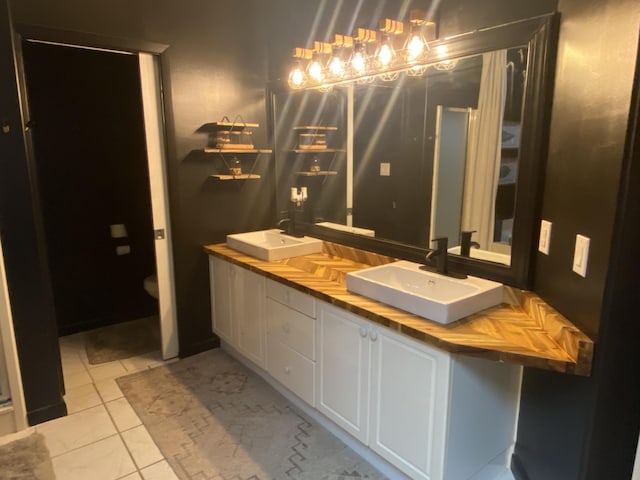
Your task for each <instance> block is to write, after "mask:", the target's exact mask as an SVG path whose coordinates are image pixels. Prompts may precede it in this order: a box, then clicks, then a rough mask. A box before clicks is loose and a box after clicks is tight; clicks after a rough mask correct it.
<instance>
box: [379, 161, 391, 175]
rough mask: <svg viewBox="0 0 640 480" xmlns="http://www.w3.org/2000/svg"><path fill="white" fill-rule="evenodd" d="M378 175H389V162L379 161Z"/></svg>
mask: <svg viewBox="0 0 640 480" xmlns="http://www.w3.org/2000/svg"><path fill="white" fill-rule="evenodd" d="M380 176H381V177H390V176H391V164H390V163H385V162H383V163H381V164H380Z"/></svg>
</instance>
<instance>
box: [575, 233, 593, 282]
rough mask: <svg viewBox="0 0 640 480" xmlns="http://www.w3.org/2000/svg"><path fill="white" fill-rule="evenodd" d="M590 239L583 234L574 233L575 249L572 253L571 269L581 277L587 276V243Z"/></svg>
mask: <svg viewBox="0 0 640 480" xmlns="http://www.w3.org/2000/svg"><path fill="white" fill-rule="evenodd" d="M590 243H591V240H590V239H589V237H585V236H584V235H576V250H575V252H574V254H573V271H574V272H576V273H577V274H578V275H580V276H581V277H586V276H587V262H588V261H589V244H590Z"/></svg>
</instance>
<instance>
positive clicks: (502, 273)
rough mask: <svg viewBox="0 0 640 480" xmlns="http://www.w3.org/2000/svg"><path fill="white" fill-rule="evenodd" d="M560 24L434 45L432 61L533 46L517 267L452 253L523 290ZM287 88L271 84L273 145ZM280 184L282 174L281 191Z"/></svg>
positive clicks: (419, 251)
mask: <svg viewBox="0 0 640 480" xmlns="http://www.w3.org/2000/svg"><path fill="white" fill-rule="evenodd" d="M558 24H559V15H558V14H557V13H554V14H548V15H542V16H539V17H534V18H530V19H526V20H521V21H516V22H512V23H507V24H504V25H499V26H495V27H489V28H484V29H480V30H476V31H473V32H469V33H464V34H460V35H456V36H454V37H450V38H445V39H442V40H438V41H435V42H432V43H431V50H430V52H429V57H428V59H427V63H437V62H440V61H443V60H449V59H456V58H461V57H468V56H471V55H478V54H482V53H484V52H488V51H493V50H500V49H507V48H513V47H517V46H525V45H526V46H527V48H528V57H529V61H528V65H527V79H526V85H525V90H524V100H523V109H522V123H521V125H522V127H521V136H520V149H519V154H518V179H517V189H516V199H515V210H514V224H513V236H512V238H513V242H512V246H511V265H510V266H507V265H501V264H498V263H493V262H488V261H483V260H478V259H471V258H468V257H461V256H458V255H450V256H449V266H450V268H451V270H452V271H456V272H464V273H467V274H470V275H475V276H479V277H484V278H489V279H492V280H495V281H498V282H502V283H505V284H508V285H512V286H516V287H520V288H530V286H531V284H532V277H533V269H532V265H533V259H534V257H535V254H536V248H535V245H536V239H537V236H538V234H539V225H538V224H537V220H538V219H539V217H540V208H541V196H542V185H543V176H544V167H545V163H546V156H547V150H548V148H547V147H548V132H549V121H550V116H551V115H550V112H551V100H552V89H553V85H552V83H553V75H554V71H555V59H556V58H555V56H556V49H557V37H558ZM441 45H445V46H446V47H447V50H448V54H447V56H446V57H442V56H436V54H435V51H436V50H437V48H436V47H438V46H441ZM287 91H289V87H288V86H287V84H286V81H278V82H274V83H272V84H270V85H269V86H268V87H267V95H268V103H267V115H268V118H269V119H270V122H269V123H270V125H269V132H268V133H269V137H270V138H271V140H272V143H273V141H274V139H275V135H274V132H275V124H276V118H275V115H276V109H275V104H276V102H275V100H276V99H275V96H276V95H277V94H279V93H280V94H282V93H285V92H287ZM275 147H276V145H274V152H275V151H276V148H275ZM279 187H280V185H278V179H277V178H276V185H275V188H276V192H277V189H278V188H279ZM300 230H301V231H302V232H304V233H305V234H307V235H310V236H313V237H316V238H319V239H322V240H326V241H330V242H335V243H341V244H344V245H348V246H350V247H354V248H359V249H362V250H368V251H372V252H376V253H379V254H382V255H387V256H390V257H395V258H399V259H404V260H409V261H413V262H418V263H424V262H425V255H426V254H427V253H428V252H429V249H426V248H421V247H418V246H416V245H409V244H404V243H400V242H396V241H392V240H385V239H380V238H375V237H373V238H372V237H365V236H362V235H355V234H352V233H347V232H341V231H337V230H333V229H330V228H326V227H320V226H317V225H313V224H303V225H300Z"/></svg>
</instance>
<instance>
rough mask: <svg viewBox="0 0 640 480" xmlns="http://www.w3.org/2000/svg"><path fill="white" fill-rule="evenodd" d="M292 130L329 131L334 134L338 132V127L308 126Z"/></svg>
mask: <svg viewBox="0 0 640 480" xmlns="http://www.w3.org/2000/svg"><path fill="white" fill-rule="evenodd" d="M293 129H294V130H315V131H320V132H322V131H325V132H326V131H329V132H335V131H337V130H338V127H327V126H324V125H308V126H299V127H293Z"/></svg>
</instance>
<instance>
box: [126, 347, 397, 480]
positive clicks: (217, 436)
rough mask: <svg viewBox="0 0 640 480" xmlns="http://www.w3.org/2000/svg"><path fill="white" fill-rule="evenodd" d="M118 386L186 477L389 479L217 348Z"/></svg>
mask: <svg viewBox="0 0 640 480" xmlns="http://www.w3.org/2000/svg"><path fill="white" fill-rule="evenodd" d="M117 382H118V384H119V385H120V388H121V389H122V391H123V393H124V395H125V396H126V397H127V400H128V401H129V403H131V405H132V406H133V408H134V410H135V411H136V413H137V414H138V416H139V417H140V419H141V420H142V422H143V423H144V425H145V426H146V427H147V429H148V430H149V433H150V434H151V436H152V437H153V439H154V440H155V442H156V444H157V445H158V447H159V448H160V450H161V451H162V453H163V454H164V455H165V457H166V459H167V461H168V462H169V463H170V464H171V466H172V467H173V469H174V471H175V472H176V474H177V475H178V477H179V478H181V479H183V480H187V479H188V480H205V479H206V480H245V479H246V480H271V479H300V480H352V479H375V480H378V479H383V478H385V477H384V476H383V475H381V474H380V473H379V472H378V471H377V470H375V469H374V468H373V467H372V466H371V465H369V464H368V463H367V462H366V461H364V460H363V459H362V458H361V457H359V456H358V455H357V454H356V453H355V452H353V450H351V449H350V448H348V447H347V446H346V445H344V444H343V443H342V442H341V441H340V440H338V439H337V438H336V437H334V436H333V435H332V434H331V433H329V432H328V431H327V430H325V429H324V428H323V427H321V426H319V425H316V424H314V423H313V422H312V421H311V420H309V419H307V418H306V417H305V416H304V415H303V414H301V413H300V412H299V411H298V410H296V409H295V408H294V407H293V406H292V405H291V404H290V403H289V402H288V401H287V399H285V398H284V397H283V396H282V395H280V394H279V393H278V392H277V391H275V390H274V389H273V388H272V387H271V386H269V385H268V384H267V383H266V382H265V381H264V380H263V379H262V378H260V377H259V376H258V375H256V374H255V373H253V372H251V371H250V370H248V369H247V368H245V367H244V366H243V365H241V364H240V363H238V362H237V361H236V360H234V359H233V358H231V357H230V356H229V355H227V354H226V353H225V352H223V351H222V350H220V349H216V350H210V351H208V352H204V353H201V354H199V355H195V356H193V357H189V358H186V359H184V360H181V361H180V362H177V363H173V364H169V365H165V366H162V367H157V368H154V369H151V370H146V371H143V372H139V373H135V374H133V375H129V376H126V377H122V378H119V379H118V380H117Z"/></svg>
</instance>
